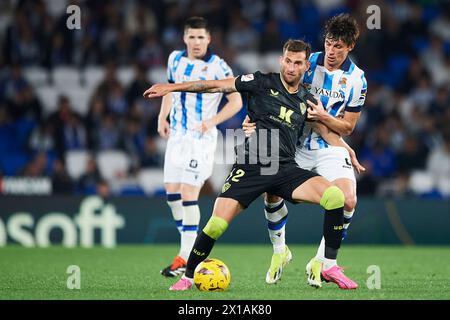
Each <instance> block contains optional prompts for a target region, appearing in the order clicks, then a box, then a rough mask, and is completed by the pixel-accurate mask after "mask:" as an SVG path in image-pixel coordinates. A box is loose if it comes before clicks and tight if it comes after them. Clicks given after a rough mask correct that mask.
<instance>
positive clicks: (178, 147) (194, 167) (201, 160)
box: [164, 135, 217, 187]
mask: <svg viewBox="0 0 450 320" xmlns="http://www.w3.org/2000/svg"><path fill="white" fill-rule="evenodd" d="M216 144H217V139H215V138H212V137H207V138H201V139H198V138H194V137H191V136H187V135H186V136H174V137H170V138H169V140H168V141H167V147H166V154H165V158H164V183H185V184H190V185H193V186H197V187H201V186H202V185H203V183H204V182H205V181H206V180H207V179H208V178H209V177H210V176H211V174H212V171H213V165H214V153H215V150H216Z"/></svg>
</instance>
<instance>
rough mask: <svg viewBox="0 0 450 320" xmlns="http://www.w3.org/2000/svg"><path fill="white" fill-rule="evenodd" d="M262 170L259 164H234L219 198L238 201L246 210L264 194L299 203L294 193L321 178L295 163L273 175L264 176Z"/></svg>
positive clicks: (288, 164) (282, 166)
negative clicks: (294, 197) (301, 186)
mask: <svg viewBox="0 0 450 320" xmlns="http://www.w3.org/2000/svg"><path fill="white" fill-rule="evenodd" d="M261 169H262V167H261V166H260V165H257V164H234V165H233V168H232V169H231V172H230V175H229V176H228V178H227V180H226V181H225V183H224V185H223V187H222V192H221V193H220V194H219V197H222V198H231V199H234V200H237V201H239V203H240V204H241V205H242V206H244V208H247V207H248V206H249V205H250V204H251V203H252V202H253V200H255V199H256V198H257V197H259V196H260V195H261V194H263V193H264V192H268V193H271V194H274V195H277V196H279V197H281V198H283V199H285V200H287V201H289V202H292V203H297V202H296V201H294V200H293V199H292V192H293V191H294V190H295V189H296V188H297V187H298V186H300V185H301V184H303V183H304V182H305V181H307V180H309V179H311V178H314V177H317V176H319V175H318V174H317V173H314V172H311V171H308V170H305V169H301V168H300V167H299V166H298V165H297V164H296V163H295V162H293V163H287V164H284V165H280V167H279V170H278V171H277V173H276V174H273V175H262V174H261Z"/></svg>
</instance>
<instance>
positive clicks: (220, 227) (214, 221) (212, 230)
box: [203, 216, 228, 240]
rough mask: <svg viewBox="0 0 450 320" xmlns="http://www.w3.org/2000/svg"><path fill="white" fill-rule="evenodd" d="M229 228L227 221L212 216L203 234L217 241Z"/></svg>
mask: <svg viewBox="0 0 450 320" xmlns="http://www.w3.org/2000/svg"><path fill="white" fill-rule="evenodd" d="M227 228H228V222H226V221H225V219H223V218H220V217H217V216H212V217H211V218H210V219H209V221H208V223H207V224H206V226H205V227H204V228H203V232H204V233H205V234H206V235H208V236H209V237H211V238H213V239H214V240H217V239H219V237H220V236H221V235H222V234H223V233H224V232H225V230H227Z"/></svg>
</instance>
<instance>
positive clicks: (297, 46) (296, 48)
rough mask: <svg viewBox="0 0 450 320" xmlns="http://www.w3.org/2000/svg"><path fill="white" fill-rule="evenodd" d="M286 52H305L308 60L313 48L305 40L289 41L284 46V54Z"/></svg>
mask: <svg viewBox="0 0 450 320" xmlns="http://www.w3.org/2000/svg"><path fill="white" fill-rule="evenodd" d="M286 51H291V52H303V51H304V52H305V54H306V59H308V58H309V55H310V54H311V46H310V45H309V43H307V42H305V41H303V40H295V39H289V40H288V41H286V42H285V43H284V45H283V53H284V52H286Z"/></svg>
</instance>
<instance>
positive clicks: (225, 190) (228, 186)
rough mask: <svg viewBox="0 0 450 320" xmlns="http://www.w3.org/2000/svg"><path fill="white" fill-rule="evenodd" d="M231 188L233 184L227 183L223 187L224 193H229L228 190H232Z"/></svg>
mask: <svg viewBox="0 0 450 320" xmlns="http://www.w3.org/2000/svg"><path fill="white" fill-rule="evenodd" d="M230 187H231V183H229V182H226V183H225V184H224V185H223V187H222V193H225V192H227V190H228V189H230Z"/></svg>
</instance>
